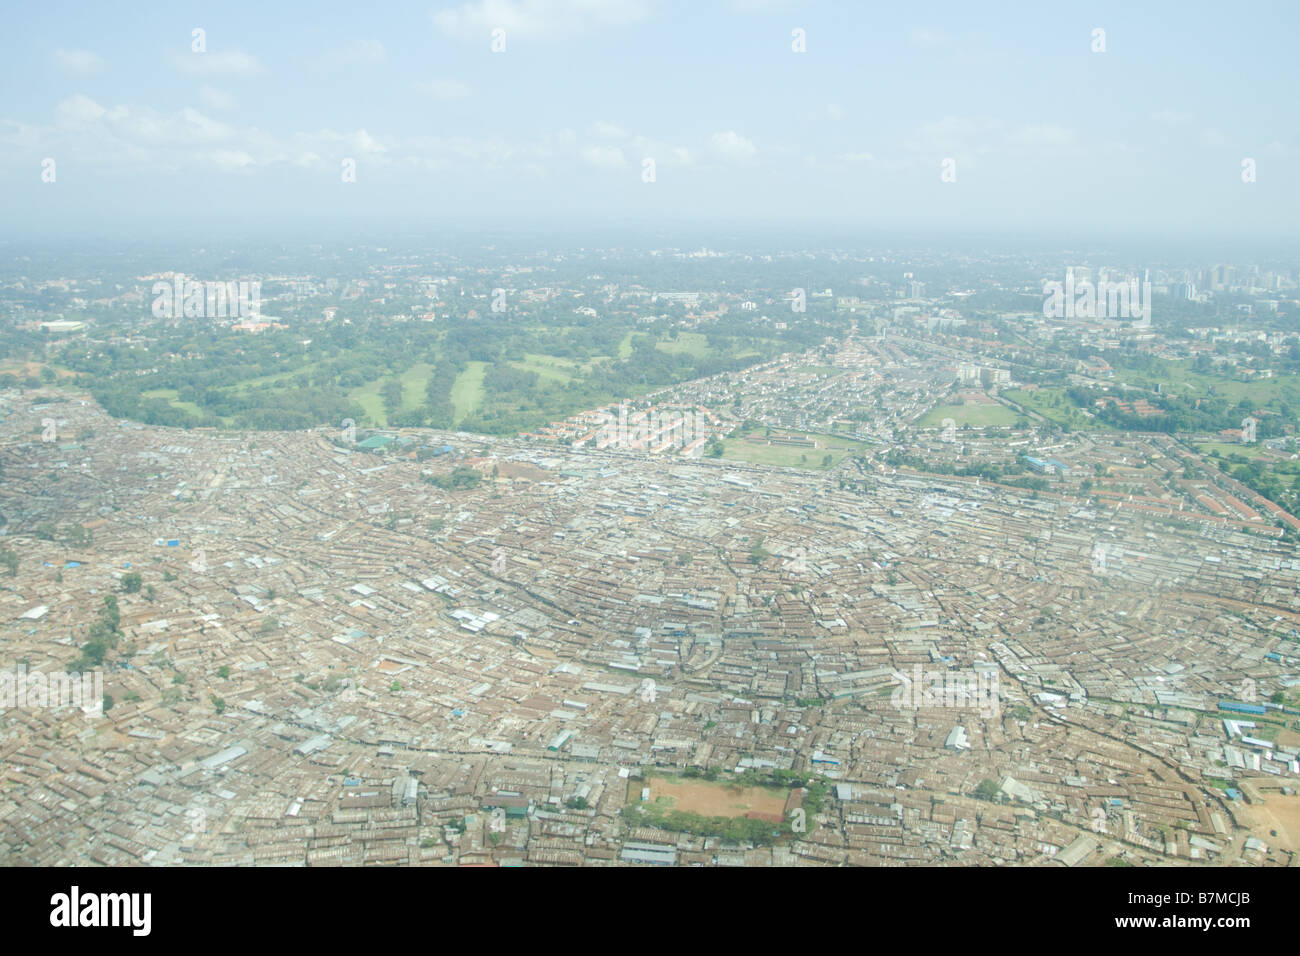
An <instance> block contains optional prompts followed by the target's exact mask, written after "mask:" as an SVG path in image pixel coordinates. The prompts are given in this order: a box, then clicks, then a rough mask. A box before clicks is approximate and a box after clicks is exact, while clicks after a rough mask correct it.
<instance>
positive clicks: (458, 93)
mask: <svg viewBox="0 0 1300 956" xmlns="http://www.w3.org/2000/svg"><path fill="white" fill-rule="evenodd" d="M415 88H416V89H417V90H419V91H420V92H421V93H424V94H425V95H426V96H431V97H433V98H434V99H435V100H441V101H444V102H445V101H447V100H463V99H464V98H465V97H467V96H469V87H468V86H466V85H465V84H464V83H462V82H461V81H460V80H426V81H425V82H423V83H416V84H415Z"/></svg>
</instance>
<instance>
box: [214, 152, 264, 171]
mask: <svg viewBox="0 0 1300 956" xmlns="http://www.w3.org/2000/svg"><path fill="white" fill-rule="evenodd" d="M212 161H213V162H214V163H216V164H217V165H218V166H221V167H223V168H225V169H244V168H246V167H248V166H254V165H256V164H257V160H255V159H253V157H252V156H250V155H248V153H246V152H244V151H243V150H242V149H218V150H216V151H214V152H213V154H212Z"/></svg>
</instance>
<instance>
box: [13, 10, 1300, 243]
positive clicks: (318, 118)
mask: <svg viewBox="0 0 1300 956" xmlns="http://www.w3.org/2000/svg"><path fill="white" fill-rule="evenodd" d="M1133 6H1134V5H1133V4H1131V3H1130V2H1123V3H1105V2H1102V3H1098V2H1093V3H1077V2H1068V0H1067V2H1051V3H1043V2H1041V0H1036V2H1026V3H1019V2H1014V0H1008V2H998V3H976V2H970V0H966V2H951V3H950V2H943V3H936V2H931V3H927V2H908V3H889V4H884V3H877V2H871V3H868V2H859V0H837V2H817V0H813V2H803V3H800V2H781V0H451V2H433V3H431V2H423V3H403V2H384V3H375V4H362V3H355V2H352V3H346V4H345V3H330V2H312V3H292V2H285V3H266V2H242V0H235V2H222V3H220V4H217V3H185V2H171V3H167V4H158V5H151V4H147V3H132V4H105V3H86V4H68V3H58V2H54V3H48V4H24V5H22V6H14V7H11V8H10V9H9V10H8V11H7V13H6V15H5V21H6V28H5V29H4V31H3V33H0V230H2V232H0V237H3V238H8V239H15V238H21V237H23V236H26V235H31V236H44V235H70V236H76V235H82V234H85V235H92V234H93V235H106V236H122V237H130V236H136V235H139V236H151V237H162V238H165V237H167V236H169V235H177V236H179V235H183V234H194V233H201V232H203V231H204V230H231V229H233V230H235V231H236V232H240V231H246V232H248V233H249V234H254V233H258V234H269V235H274V234H276V233H277V232H280V231H285V232H288V231H304V230H305V231H308V232H310V231H312V230H322V231H331V232H335V231H339V230H342V231H346V230H349V229H354V228H358V229H359V228H363V227H369V226H373V225H375V224H382V223H388V222H392V223H403V224H407V225H411V226H414V227H415V228H419V229H428V230H430V231H431V232H434V233H436V232H438V231H439V230H449V229H452V228H455V226H456V224H462V225H463V224H465V223H471V224H472V223H488V222H491V223H506V224H509V223H518V224H520V225H521V226H523V225H525V224H526V225H527V226H528V227H529V228H530V229H537V228H542V229H545V228H546V227H547V226H548V224H551V223H561V222H564V223H570V224H577V225H578V227H579V228H580V227H581V224H583V223H598V224H600V225H601V226H603V227H605V228H611V227H617V226H618V224H620V223H624V222H626V223H641V222H651V223H657V222H666V223H701V222H705V223H707V222H721V223H731V224H734V223H773V224H782V223H788V224H792V225H799V226H803V227H808V226H813V227H816V226H818V225H819V224H826V225H828V226H829V225H835V226H838V227H846V228H848V229H850V230H852V229H858V228H861V229H863V230H864V231H871V232H877V233H878V232H881V231H884V232H888V231H889V230H909V231H913V232H915V231H926V230H932V231H935V232H938V233H943V232H945V231H949V232H951V231H955V230H963V231H981V230H991V231H998V232H1003V233H1006V234H1010V235H1020V236H1051V237H1056V238H1059V239H1062V240H1068V239H1069V238H1071V237H1074V236H1097V235H1103V236H1104V235H1110V234H1116V235H1119V234H1142V235H1152V236H1168V237H1171V238H1173V237H1182V238H1185V237H1187V236H1189V235H1204V236H1207V237H1219V238H1222V237H1225V236H1226V237H1251V238H1255V239H1258V238H1260V237H1266V238H1267V237H1273V236H1276V237H1279V238H1285V237H1294V236H1295V234H1296V227H1297V223H1298V222H1300V215H1298V214H1300V122H1297V120H1298V119H1300V117H1298V116H1297V113H1298V112H1300V108H1298V106H1297V91H1300V58H1298V57H1296V55H1295V43H1296V39H1297V37H1298V36H1300V29H1297V28H1298V27H1300V4H1296V3H1292V2H1285V0H1283V2H1260V3H1252V4H1249V5H1248V6H1244V7H1242V8H1240V9H1239V10H1233V9H1231V8H1229V7H1228V6H1227V5H1224V4H1222V3H1202V2H1188V0H1178V2H1152V3H1144V4H1142V5H1141V6H1142V7H1143V9H1142V10H1136V9H1133ZM195 31H201V32H200V33H196V32H195ZM494 31H501V32H499V33H497V34H496V41H495V42H496V46H497V47H498V50H494V49H493V45H494ZM1098 31H1101V32H1098ZM200 47H201V49H200ZM502 47H503V49H501V48H502ZM800 47H802V50H799V49H798V48H800ZM647 160H650V161H653V166H652V167H651V166H650V165H649V164H647ZM351 171H354V175H349V173H350V172H351ZM1251 173H1253V176H1252V175H1250V174H1251ZM1250 178H1253V181H1245V180H1246V179H1250Z"/></svg>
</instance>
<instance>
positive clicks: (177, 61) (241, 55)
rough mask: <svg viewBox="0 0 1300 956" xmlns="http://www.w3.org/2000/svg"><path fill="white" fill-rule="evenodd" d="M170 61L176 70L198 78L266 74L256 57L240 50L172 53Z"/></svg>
mask: <svg viewBox="0 0 1300 956" xmlns="http://www.w3.org/2000/svg"><path fill="white" fill-rule="evenodd" d="M171 61H172V65H173V66H175V67H176V68H177V69H179V70H184V71H185V72H186V73H194V74H197V75H199V76H216V75H228V76H255V75H256V74H258V73H265V72H266V67H264V66H262V64H261V63H260V62H259V61H258V59H257V57H255V56H253V55H252V54H251V53H245V52H243V51H242V50H218V51H215V52H213V51H208V52H207V53H173V54H172V55H171Z"/></svg>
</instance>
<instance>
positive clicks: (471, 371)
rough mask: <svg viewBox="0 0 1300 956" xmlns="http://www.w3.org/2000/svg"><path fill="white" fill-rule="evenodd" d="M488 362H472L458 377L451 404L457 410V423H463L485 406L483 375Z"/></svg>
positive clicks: (452, 389)
mask: <svg viewBox="0 0 1300 956" xmlns="http://www.w3.org/2000/svg"><path fill="white" fill-rule="evenodd" d="M487 367H488V363H487V362H470V363H469V367H468V368H466V369H465V371H463V372H461V373H460V374H459V375H457V376H456V381H455V383H454V384H453V385H452V386H451V404H452V407H453V408H454V409H455V410H456V421H457V422H463V421H464V420H465V419H466V418H467V417H468V416H469V413H470V412H472V411H475V410H476V409H477V408H478V407H479V406H480V405H482V404H483V375H484V373H485V372H486V371H487Z"/></svg>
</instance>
